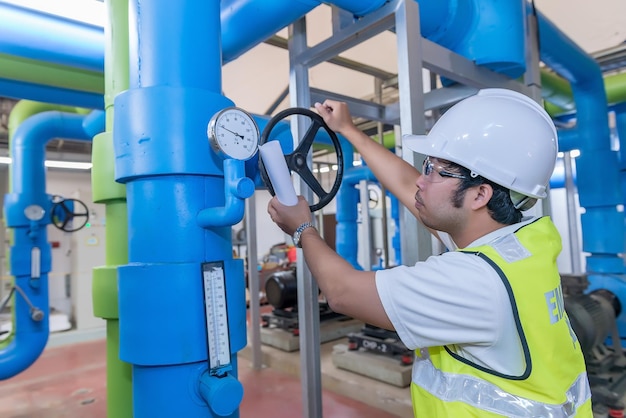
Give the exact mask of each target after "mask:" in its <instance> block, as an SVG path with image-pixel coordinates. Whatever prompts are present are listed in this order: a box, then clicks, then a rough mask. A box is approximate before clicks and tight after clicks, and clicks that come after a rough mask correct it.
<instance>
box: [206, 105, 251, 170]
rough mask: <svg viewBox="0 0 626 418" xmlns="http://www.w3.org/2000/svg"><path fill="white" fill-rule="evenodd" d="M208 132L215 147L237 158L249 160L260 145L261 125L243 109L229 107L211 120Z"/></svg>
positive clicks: (221, 152)
mask: <svg viewBox="0 0 626 418" xmlns="http://www.w3.org/2000/svg"><path fill="white" fill-rule="evenodd" d="M207 134H208V137H209V141H210V142H211V146H212V147H213V149H214V150H215V151H216V152H217V153H218V154H221V155H226V156H227V157H230V158H234V159H236V160H242V161H245V160H249V159H250V158H252V157H253V156H254V155H255V154H256V152H257V149H258V147H259V137H260V134H259V127H258V126H257V124H256V122H255V121H254V119H252V117H251V116H250V115H249V114H248V113H247V112H245V111H244V110H242V109H239V108H237V107H228V108H226V109H223V110H221V111H220V112H218V113H216V114H215V115H214V116H213V117H212V118H211V121H210V122H209V126H208V129H207Z"/></svg>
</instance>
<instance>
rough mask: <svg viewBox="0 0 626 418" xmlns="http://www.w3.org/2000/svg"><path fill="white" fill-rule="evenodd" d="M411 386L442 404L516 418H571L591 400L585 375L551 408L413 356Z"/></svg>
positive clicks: (582, 374)
mask: <svg viewBox="0 0 626 418" xmlns="http://www.w3.org/2000/svg"><path fill="white" fill-rule="evenodd" d="M412 380H413V383H414V384H416V385H417V386H419V387H421V388H422V389H424V390H426V391H428V392H429V393H430V394H432V395H433V396H436V397H437V398H438V399H440V400H442V401H446V402H455V401H458V402H464V403H466V404H468V405H470V406H473V407H475V408H478V409H482V410H486V411H490V412H494V413H496V414H501V415H505V416H507V417H520V418H522V417H523V418H525V417H529V418H534V417H545V418H556V417H559V418H562V417H573V416H574V415H575V414H576V411H577V409H578V408H579V407H580V406H581V405H583V404H584V403H585V402H586V401H588V400H589V398H591V389H590V388H589V384H588V383H587V373H584V372H583V373H581V374H580V375H579V376H578V378H577V379H576V381H575V382H574V383H573V384H572V386H571V387H570V388H569V389H568V391H567V393H566V394H565V395H566V397H567V401H566V402H564V403H562V404H560V405H551V404H546V403H542V402H537V401H533V400H531V399H527V398H523V397H521V396H515V395H512V394H510V393H507V392H505V391H503V390H501V389H500V388H498V387H497V386H496V385H493V384H491V383H489V382H487V381H485V380H481V379H478V378H476V377H473V376H467V375H460V374H453V373H444V372H442V371H441V370H438V369H437V368H435V366H434V365H433V364H432V362H431V361H430V359H429V358H428V357H425V358H424V357H422V358H420V357H416V358H415V364H414V365H413V379H412Z"/></svg>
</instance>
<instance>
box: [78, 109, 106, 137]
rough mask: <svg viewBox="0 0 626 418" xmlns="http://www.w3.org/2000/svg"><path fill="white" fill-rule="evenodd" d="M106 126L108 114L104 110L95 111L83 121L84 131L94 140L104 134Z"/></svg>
mask: <svg viewBox="0 0 626 418" xmlns="http://www.w3.org/2000/svg"><path fill="white" fill-rule="evenodd" d="M105 125H106V113H105V112H104V111H102V110H93V111H91V112H90V113H89V114H88V115H87V116H85V118H84V120H83V130H84V131H85V134H86V135H87V137H89V138H93V137H94V136H96V135H98V134H99V133H101V132H104V130H105Z"/></svg>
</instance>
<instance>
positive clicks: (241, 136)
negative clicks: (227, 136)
mask: <svg viewBox="0 0 626 418" xmlns="http://www.w3.org/2000/svg"><path fill="white" fill-rule="evenodd" d="M220 127H221V128H223V129H225V130H227V131H228V132H230V133H231V134H233V135H235V136H237V137H239V138H241V139H243V135H239V134H238V133H237V132H233V131H231V130H230V129H228V128H227V127H225V126H224V125H220Z"/></svg>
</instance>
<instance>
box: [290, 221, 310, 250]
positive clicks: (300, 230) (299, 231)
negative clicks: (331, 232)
mask: <svg viewBox="0 0 626 418" xmlns="http://www.w3.org/2000/svg"><path fill="white" fill-rule="evenodd" d="M307 228H315V227H314V226H313V224H312V223H311V222H305V223H303V224H301V225H300V226H299V227H297V228H296V232H294V233H293V237H292V238H293V245H295V246H296V247H298V248H302V243H301V242H300V237H301V236H302V233H303V232H304V230H305V229H307Z"/></svg>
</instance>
